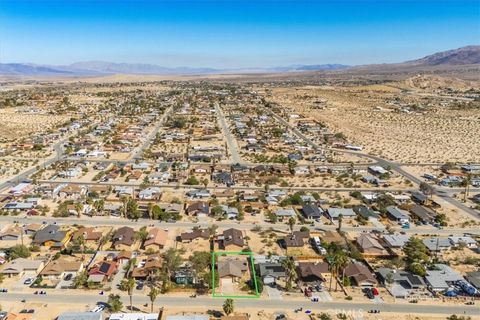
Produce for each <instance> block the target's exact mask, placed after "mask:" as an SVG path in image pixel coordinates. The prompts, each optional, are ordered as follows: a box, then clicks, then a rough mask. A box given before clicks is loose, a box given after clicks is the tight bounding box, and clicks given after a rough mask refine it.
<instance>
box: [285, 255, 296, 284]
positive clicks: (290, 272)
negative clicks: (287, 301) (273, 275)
mask: <svg viewBox="0 0 480 320" xmlns="http://www.w3.org/2000/svg"><path fill="white" fill-rule="evenodd" d="M282 267H283V268H284V269H285V278H286V281H285V282H286V288H285V289H287V291H290V290H292V287H293V282H294V281H295V280H296V279H297V269H296V267H295V262H294V261H293V259H292V257H287V258H286V259H285V260H283V261H282Z"/></svg>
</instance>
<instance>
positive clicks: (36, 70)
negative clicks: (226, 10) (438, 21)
mask: <svg viewBox="0 0 480 320" xmlns="http://www.w3.org/2000/svg"><path fill="white" fill-rule="evenodd" d="M348 67H349V66H346V65H342V64H325V65H292V66H282V67H273V68H250V69H215V68H193V67H175V68H169V67H162V66H158V65H154V64H140V63H114V62H106V61H84V62H75V63H72V64H70V65H68V66H47V65H46V66H43V65H35V64H29V63H28V64H21V63H5V64H0V75H31V76H35V75H47V76H48V75H53V76H55V75H59V76H68V75H70V76H84V75H108V74H145V75H147V74H148V75H167V74H170V75H187V74H220V73H264V72H268V73H276V72H293V71H315V70H317V71H319V70H339V69H345V68H348Z"/></svg>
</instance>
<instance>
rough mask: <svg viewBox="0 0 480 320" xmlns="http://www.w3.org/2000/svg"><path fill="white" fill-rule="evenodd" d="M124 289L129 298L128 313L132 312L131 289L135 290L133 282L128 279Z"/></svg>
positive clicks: (131, 279)
mask: <svg viewBox="0 0 480 320" xmlns="http://www.w3.org/2000/svg"><path fill="white" fill-rule="evenodd" d="M125 288H126V289H127V293H128V296H129V298H130V311H132V310H133V309H132V308H133V303H132V296H133V288H135V280H134V279H133V278H128V280H127V281H126V282H125Z"/></svg>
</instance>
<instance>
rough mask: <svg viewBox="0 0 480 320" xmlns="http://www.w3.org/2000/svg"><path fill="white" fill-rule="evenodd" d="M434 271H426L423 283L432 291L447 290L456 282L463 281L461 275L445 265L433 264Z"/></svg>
mask: <svg viewBox="0 0 480 320" xmlns="http://www.w3.org/2000/svg"><path fill="white" fill-rule="evenodd" d="M434 267H435V270H427V274H426V276H425V283H426V284H427V286H428V288H429V289H430V290H432V291H435V292H439V291H443V290H447V289H448V288H450V286H451V285H452V284H454V283H455V282H457V281H460V280H464V279H463V277H462V275H461V274H460V273H458V272H457V271H455V270H453V269H452V268H451V267H449V266H447V265H445V264H435V265H434Z"/></svg>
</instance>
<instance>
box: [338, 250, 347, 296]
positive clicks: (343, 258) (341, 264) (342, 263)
mask: <svg viewBox="0 0 480 320" xmlns="http://www.w3.org/2000/svg"><path fill="white" fill-rule="evenodd" d="M335 260H336V267H337V272H338V270H339V269H340V270H342V285H343V284H344V283H345V268H346V267H347V266H348V263H349V262H350V261H349V258H348V256H347V255H346V254H345V252H343V251H339V252H338V253H337V254H336V255H335ZM337 288H338V281H335V291H337Z"/></svg>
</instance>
